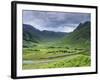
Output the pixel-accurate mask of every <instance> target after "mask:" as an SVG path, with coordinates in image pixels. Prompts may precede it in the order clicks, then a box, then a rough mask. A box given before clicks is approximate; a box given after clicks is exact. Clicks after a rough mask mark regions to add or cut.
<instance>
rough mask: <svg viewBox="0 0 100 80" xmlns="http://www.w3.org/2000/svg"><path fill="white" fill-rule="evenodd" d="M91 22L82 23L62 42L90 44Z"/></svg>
mask: <svg viewBox="0 0 100 80" xmlns="http://www.w3.org/2000/svg"><path fill="white" fill-rule="evenodd" d="M90 30H91V29H90V22H89V21H87V22H85V23H80V24H79V25H78V27H77V28H76V29H75V30H74V31H73V32H71V33H70V34H69V35H68V36H66V37H64V38H63V39H62V41H61V43H62V44H71V45H81V46H87V45H89V44H90Z"/></svg>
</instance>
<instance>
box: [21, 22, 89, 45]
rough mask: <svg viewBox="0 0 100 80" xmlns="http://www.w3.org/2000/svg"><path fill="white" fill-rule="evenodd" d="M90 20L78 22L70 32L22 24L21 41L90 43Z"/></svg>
mask: <svg viewBox="0 0 100 80" xmlns="http://www.w3.org/2000/svg"><path fill="white" fill-rule="evenodd" d="M90 26H91V25H90V21H86V22H84V23H80V24H79V25H78V26H77V28H76V29H75V30H74V31H73V32H70V33H65V32H54V31H47V30H43V31H40V30H38V29H36V28H35V27H34V26H31V25H28V24H23V41H24V42H25V43H27V42H33V43H39V42H46V41H56V40H57V41H58V42H59V43H57V44H71V45H82V46H87V45H90V30H91V29H90Z"/></svg>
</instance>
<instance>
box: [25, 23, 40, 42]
mask: <svg viewBox="0 0 100 80" xmlns="http://www.w3.org/2000/svg"><path fill="white" fill-rule="evenodd" d="M39 33H40V31H39V30H37V29H35V28H34V27H33V26H31V25H27V24H23V40H25V41H32V42H35V43H38V42H39V41H40V38H39V36H38V34H39Z"/></svg>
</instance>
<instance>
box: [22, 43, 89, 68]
mask: <svg viewBox="0 0 100 80" xmlns="http://www.w3.org/2000/svg"><path fill="white" fill-rule="evenodd" d="M32 45H33V46H32ZM34 45H35V46H34ZM89 51H90V50H89V48H80V47H74V46H71V45H65V44H64V45H57V44H54V42H43V43H36V44H34V43H31V47H24V48H23V67H22V68H23V69H41V68H61V67H84V66H90V65H91V59H90V52H89Z"/></svg>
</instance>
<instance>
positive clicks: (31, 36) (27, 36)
mask: <svg viewBox="0 0 100 80" xmlns="http://www.w3.org/2000/svg"><path fill="white" fill-rule="evenodd" d="M66 34H67V33H65V32H54V31H47V30H43V31H40V30H38V29H36V28H35V27H34V26H31V25H28V24H23V40H24V41H31V42H34V43H38V42H40V41H51V40H55V39H59V38H62V37H63V36H65V35H66Z"/></svg>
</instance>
